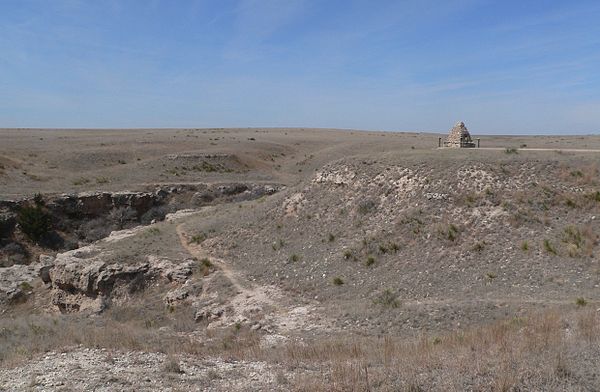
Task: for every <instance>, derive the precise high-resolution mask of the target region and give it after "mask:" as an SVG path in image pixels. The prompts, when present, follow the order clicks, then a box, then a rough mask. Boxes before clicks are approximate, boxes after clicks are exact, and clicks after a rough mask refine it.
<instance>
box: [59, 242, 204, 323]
mask: <svg viewBox="0 0 600 392" xmlns="http://www.w3.org/2000/svg"><path fill="white" fill-rule="evenodd" d="M106 256H107V253H106V251H105V252H101V251H100V249H98V248H97V247H96V246H94V245H90V246H86V247H84V248H81V249H77V250H73V251H69V252H64V253H61V254H59V255H58V256H57V257H56V259H55V260H54V262H53V264H52V266H51V268H49V270H48V280H49V283H50V284H51V287H52V304H53V305H55V306H56V307H57V308H58V309H59V310H60V311H61V312H73V311H89V312H93V313H97V312H101V311H102V310H104V309H105V308H106V306H107V305H108V304H109V302H110V301H111V300H112V298H113V297H122V296H123V295H126V294H127V293H133V292H135V291H137V290H139V289H141V288H143V287H144V286H146V285H148V284H149V283H150V282H152V281H156V280H158V279H163V280H164V281H165V282H177V283H185V282H186V281H187V279H188V277H189V276H191V275H192V273H193V269H194V267H195V266H196V264H197V262H196V261H195V260H193V259H189V260H184V261H182V262H175V261H172V260H169V259H161V258H157V257H152V256H148V257H147V258H146V259H145V260H144V261H140V262H134V263H115V262H112V263H111V262H107V261H106Z"/></svg>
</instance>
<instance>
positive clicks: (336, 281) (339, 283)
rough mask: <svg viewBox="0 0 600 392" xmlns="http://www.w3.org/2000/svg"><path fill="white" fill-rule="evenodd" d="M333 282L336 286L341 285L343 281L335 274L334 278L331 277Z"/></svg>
mask: <svg viewBox="0 0 600 392" xmlns="http://www.w3.org/2000/svg"><path fill="white" fill-rule="evenodd" d="M333 284H334V285H336V286H341V285H343V284H344V281H343V280H342V278H340V277H337V276H336V277H335V278H333Z"/></svg>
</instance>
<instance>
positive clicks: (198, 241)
mask: <svg viewBox="0 0 600 392" xmlns="http://www.w3.org/2000/svg"><path fill="white" fill-rule="evenodd" d="M205 239H206V234H204V233H202V232H200V233H198V234H196V235H193V236H192V238H191V239H190V242H191V243H194V244H201V243H202V242H204V240H205Z"/></svg>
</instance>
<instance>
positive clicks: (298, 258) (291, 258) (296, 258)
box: [289, 253, 300, 263]
mask: <svg viewBox="0 0 600 392" xmlns="http://www.w3.org/2000/svg"><path fill="white" fill-rule="evenodd" d="M289 261H291V262H294V263H295V262H296V261H300V256H298V255H297V254H295V253H293V254H292V255H290V257H289Z"/></svg>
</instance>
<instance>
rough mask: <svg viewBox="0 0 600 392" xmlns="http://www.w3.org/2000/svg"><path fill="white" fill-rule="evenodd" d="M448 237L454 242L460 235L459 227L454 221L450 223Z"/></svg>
mask: <svg viewBox="0 0 600 392" xmlns="http://www.w3.org/2000/svg"><path fill="white" fill-rule="evenodd" d="M446 237H447V238H448V240H449V241H452V242H454V241H455V240H456V237H458V228H457V227H456V226H454V225H453V224H452V223H451V224H449V225H448V231H447V233H446Z"/></svg>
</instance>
